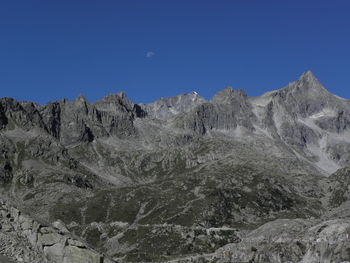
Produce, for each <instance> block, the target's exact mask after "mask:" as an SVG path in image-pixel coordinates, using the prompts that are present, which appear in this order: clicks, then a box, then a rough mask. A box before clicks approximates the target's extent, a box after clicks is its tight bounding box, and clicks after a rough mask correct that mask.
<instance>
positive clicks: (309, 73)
mask: <svg viewBox="0 0 350 263" xmlns="http://www.w3.org/2000/svg"><path fill="white" fill-rule="evenodd" d="M299 80H303V81H308V82H315V81H317V82H318V79H317V78H316V76H315V75H314V74H313V73H312V71H311V70H308V71H306V72H304V73H303V74H302V75H301V76H300V78H299Z"/></svg>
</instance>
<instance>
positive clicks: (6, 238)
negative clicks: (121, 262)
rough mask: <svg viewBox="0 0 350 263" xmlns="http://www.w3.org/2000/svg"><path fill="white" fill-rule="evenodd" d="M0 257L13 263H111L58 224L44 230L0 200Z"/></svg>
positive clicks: (62, 225)
mask: <svg viewBox="0 0 350 263" xmlns="http://www.w3.org/2000/svg"><path fill="white" fill-rule="evenodd" d="M0 224H1V230H0V254H1V255H3V256H5V257H6V258H8V259H9V260H12V261H13V262H26V263H43V262H46V263H62V262H63V263H113V262H114V261H112V260H111V259H109V258H108V257H106V256H105V255H103V254H101V253H99V252H97V251H94V250H93V249H91V248H89V247H88V246H87V245H86V244H85V243H84V242H83V241H81V240H78V239H77V238H75V237H74V236H73V235H72V234H71V233H70V232H69V231H68V230H67V228H66V227H65V226H64V224H63V223H62V222H61V221H56V222H54V223H53V224H52V226H45V225H42V224H40V223H39V222H37V221H35V220H33V219H32V218H30V217H29V216H27V215H24V214H22V213H21V212H20V211H19V210H18V209H16V208H15V207H12V206H11V205H9V204H7V203H6V202H5V201H4V200H0Z"/></svg>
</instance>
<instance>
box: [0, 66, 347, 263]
mask: <svg viewBox="0 0 350 263" xmlns="http://www.w3.org/2000/svg"><path fill="white" fill-rule="evenodd" d="M0 95H1V94H0ZM0 145H1V149H0V193H1V197H2V201H1V202H2V208H1V209H0V210H1V211H3V212H2V213H1V215H0V224H1V226H2V228H1V230H0V253H1V254H3V255H4V256H6V257H7V258H8V259H9V260H12V261H13V262H31V263H35V262H43V260H44V262H57V263H58V262H65V263H69V262H72V263H73V262H77V263H78V262H92V263H94V262H97V263H101V262H300V263H301V262H311V263H312V262H342V261H345V260H350V245H349V244H350V243H349V238H350V237H349V235H350V218H349V216H350V212H349V211H350V210H349V206H350V202H349V198H350V187H349V185H350V179H349V178H350V177H349V176H350V168H349V167H350V101H349V100H346V99H343V98H340V97H337V96H336V95H333V94H331V93H330V92H329V91H327V90H326V89H325V88H324V87H323V85H322V84H321V83H320V82H319V81H318V80H317V78H316V77H315V76H314V75H313V74H312V72H311V71H307V72H305V73H303V74H302V75H301V76H300V78H299V79H298V80H296V81H294V82H291V83H289V84H288V85H287V86H285V87H284V88H282V89H279V90H274V91H270V92H267V93H265V94H263V95H261V96H258V97H249V96H248V95H247V94H246V93H245V92H244V91H243V90H235V89H233V88H232V87H227V88H225V89H223V90H221V91H219V92H218V93H217V94H216V95H215V96H214V97H213V98H212V99H211V100H206V99H205V98H203V97H201V96H200V95H199V94H198V93H196V92H192V93H189V94H181V95H179V96H175V97H170V98H161V99H159V100H157V101H155V102H153V103H148V104H137V103H134V102H132V101H130V100H129V99H128V98H127V96H126V94H125V93H123V92H120V93H117V94H110V95H107V96H106V97H105V98H103V99H101V100H99V101H96V102H88V101H87V100H86V99H85V97H84V96H82V95H81V96H79V97H77V98H76V99H75V100H73V101H67V100H66V99H63V100H60V101H53V102H49V103H47V104H46V105H40V104H37V103H34V102H23V101H16V100H15V99H12V98H1V99H0ZM20 215H23V217H24V218H26V219H25V220H24V219H21V217H20ZM21 220H22V221H21ZM28 220H29V221H28ZM24 222H30V223H28V224H29V225H30V227H27V225H28V224H27V223H26V224H25V226H26V227H24V226H23V223H24ZM34 225H35V226H36V227H34ZM37 225H40V227H38V226H37ZM9 240H10V241H9ZM43 240H44V241H43ZM69 240H71V241H69ZM72 240H73V241H72ZM10 243H11V244H12V245H9V244H10ZM33 251H36V252H35V253H33ZM95 255H96V256H95ZM21 260H22V261H21ZM79 260H80V261H79Z"/></svg>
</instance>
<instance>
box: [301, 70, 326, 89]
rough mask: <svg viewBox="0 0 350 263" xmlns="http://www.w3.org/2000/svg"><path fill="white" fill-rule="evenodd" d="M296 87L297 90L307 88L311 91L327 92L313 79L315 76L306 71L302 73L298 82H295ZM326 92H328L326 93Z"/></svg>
mask: <svg viewBox="0 0 350 263" xmlns="http://www.w3.org/2000/svg"><path fill="white" fill-rule="evenodd" d="M297 85H298V87H299V88H308V89H312V90H322V91H327V90H326V89H325V88H324V87H323V85H322V84H321V82H320V81H319V80H318V79H317V78H316V77H315V75H314V74H313V73H312V72H311V70H308V71H306V72H304V73H303V74H302V75H301V76H300V78H299V80H298V81H297ZM327 92H328V91H327Z"/></svg>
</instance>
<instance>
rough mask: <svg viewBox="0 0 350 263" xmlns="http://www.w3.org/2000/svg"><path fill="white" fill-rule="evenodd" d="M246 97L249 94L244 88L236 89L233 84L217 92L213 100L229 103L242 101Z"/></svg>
mask: <svg viewBox="0 0 350 263" xmlns="http://www.w3.org/2000/svg"><path fill="white" fill-rule="evenodd" d="M246 98H247V94H246V92H245V91H244V90H241V89H239V90H234V89H233V88H232V87H231V86H228V87H226V88H225V89H223V90H221V91H219V92H218V93H216V94H215V95H214V97H213V98H212V100H211V101H212V102H213V103H217V104H227V103H232V102H233V101H237V100H238V101H240V100H242V99H246Z"/></svg>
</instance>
